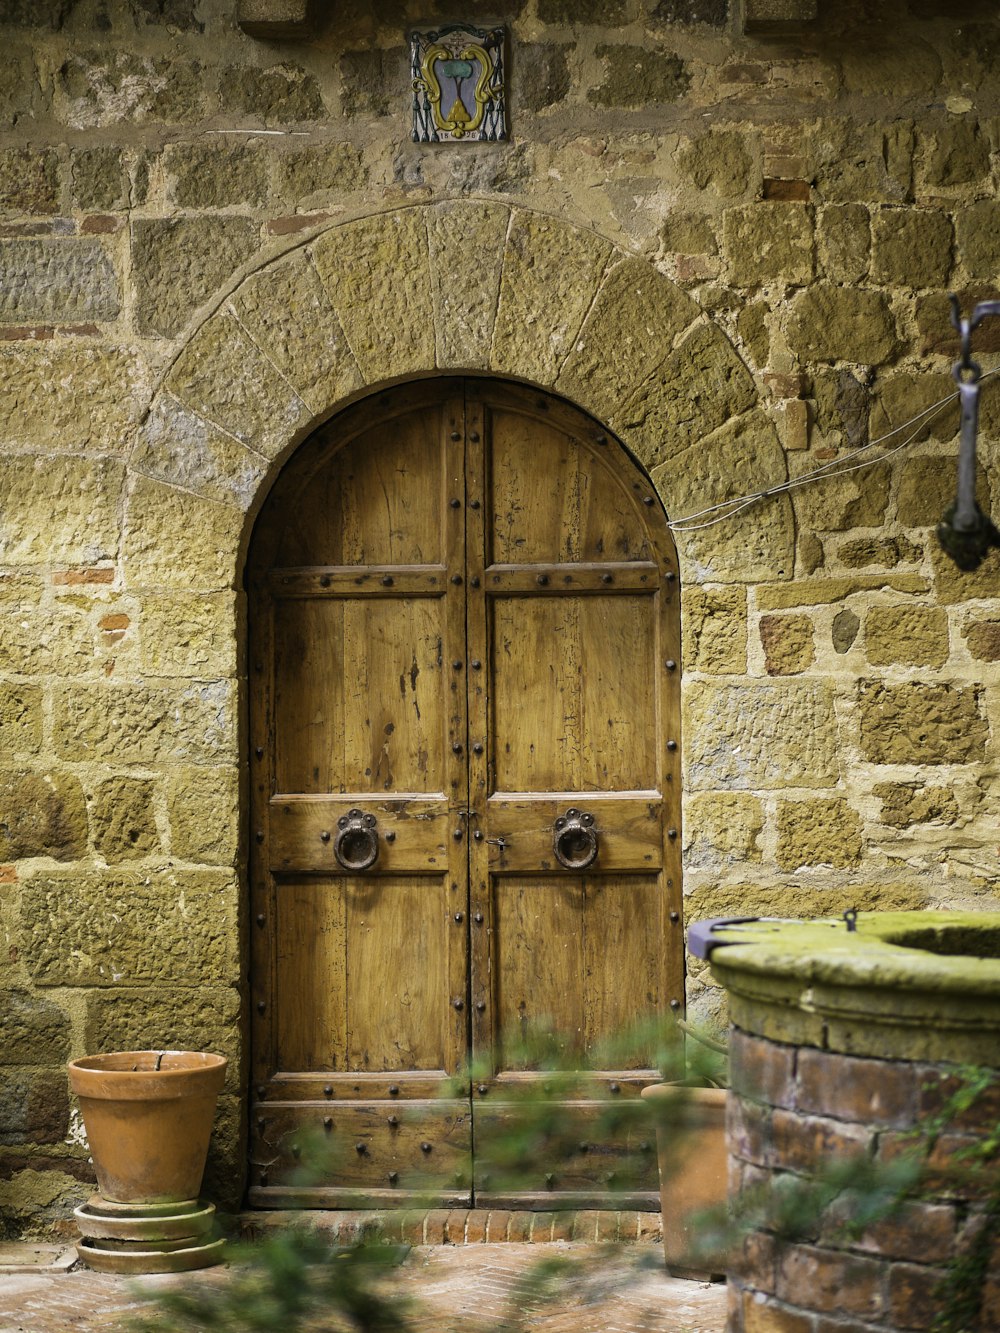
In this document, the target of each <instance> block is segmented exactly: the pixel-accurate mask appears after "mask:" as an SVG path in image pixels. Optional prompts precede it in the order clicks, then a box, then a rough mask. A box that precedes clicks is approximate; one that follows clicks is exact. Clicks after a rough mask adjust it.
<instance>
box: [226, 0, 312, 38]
mask: <svg viewBox="0 0 1000 1333" xmlns="http://www.w3.org/2000/svg"><path fill="white" fill-rule="evenodd" d="M312 8H313V0H237V5H236V22H237V23H238V24H239V25H240V27H241V28H242V29H243V31H244V32H245V33H246V34H247V35H248V36H249V37H259V38H262V39H264V40H270V41H281V40H285V41H287V40H288V39H289V38H295V37H305V36H308V34H309V32H310V31H311V29H312V24H313V15H312V13H311V12H310V11H311V10H312Z"/></svg>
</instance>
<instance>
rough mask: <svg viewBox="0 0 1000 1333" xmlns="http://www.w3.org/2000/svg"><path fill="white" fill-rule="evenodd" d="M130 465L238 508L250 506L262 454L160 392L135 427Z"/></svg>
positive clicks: (263, 467) (264, 463)
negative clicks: (134, 439) (139, 423)
mask: <svg viewBox="0 0 1000 1333" xmlns="http://www.w3.org/2000/svg"><path fill="white" fill-rule="evenodd" d="M129 465H130V467H131V469H132V470H133V471H134V472H136V473H141V474H142V475H143V476H145V477H149V478H150V479H152V480H154V481H163V482H166V483H167V484H168V485H170V486H178V487H180V488H181V489H183V490H186V491H193V492H194V493H195V494H196V495H201V496H204V497H205V498H206V499H209V500H217V501H220V502H221V503H222V504H230V505H235V506H236V507H237V508H238V509H240V510H241V511H242V510H246V509H249V508H250V505H251V504H252V502H253V498H254V496H255V495H256V494H257V491H258V489H259V487H260V484H261V482H262V481H263V480H264V477H265V475H266V473H267V469H268V460H267V459H266V458H265V457H264V456H263V454H258V453H255V452H254V450H252V449H248V448H247V446H246V445H245V444H242V443H241V442H240V441H239V440H237V439H235V438H234V437H233V436H232V435H227V434H226V432H225V431H222V430H219V428H218V427H217V426H214V425H213V424H212V423H211V422H210V421H206V420H205V418H204V417H202V416H199V415H198V413H197V412H194V411H192V410H191V408H189V407H185V406H184V404H183V403H179V402H178V401H177V399H176V398H174V396H173V395H172V394H169V393H166V392H161V393H158V394H157V396H156V398H155V399H154V400H153V405H152V407H151V408H150V410H149V415H148V416H147V417H146V420H145V421H144V422H143V423H142V425H141V426H140V428H139V431H138V434H137V437H136V442H135V446H134V448H133V450H132V455H131V458H130V459H129Z"/></svg>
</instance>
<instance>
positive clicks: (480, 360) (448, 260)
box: [427, 202, 510, 369]
mask: <svg viewBox="0 0 1000 1333" xmlns="http://www.w3.org/2000/svg"><path fill="white" fill-rule="evenodd" d="M509 224H510V213H509V212H508V210H507V209H506V208H497V207H492V206H490V205H486V204H478V203H477V204H473V203H461V202H456V203H449V204H443V205H441V206H440V207H439V208H437V209H434V210H433V211H432V212H429V213H428V217H427V240H428V246H429V253H430V261H431V293H432V297H433V301H434V311H435V317H434V327H435V330H436V333H437V348H436V364H437V365H438V366H439V367H450V366H454V367H456V368H459V369H461V368H463V367H464V368H477V369H478V368H485V367H486V366H487V365H489V359H490V347H491V345H492V342H493V325H494V321H495V319H496V311H497V300H498V297H499V293H500V272H501V266H502V262H503V252H504V245H505V244H506V239H507V228H508V226H509ZM456 236H461V237H462V238H463V242H464V243H463V245H462V247H461V248H458V249H456V246H455V237H456Z"/></svg>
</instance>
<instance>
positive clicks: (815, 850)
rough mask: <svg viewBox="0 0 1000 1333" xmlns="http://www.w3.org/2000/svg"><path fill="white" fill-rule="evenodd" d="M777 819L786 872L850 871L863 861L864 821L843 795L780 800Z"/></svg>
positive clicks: (779, 856) (780, 861) (779, 854)
mask: <svg viewBox="0 0 1000 1333" xmlns="http://www.w3.org/2000/svg"><path fill="white" fill-rule="evenodd" d="M777 819H778V850H777V860H778V865H779V866H780V867H781V869H782V870H799V869H801V868H802V867H804V866H818V865H824V866H833V867H834V869H846V868H847V867H848V866H855V865H857V864H858V862H859V861H860V860H861V820H860V818H859V817H858V814H857V811H855V810H853V809H852V808H851V807H850V806H849V805H848V803H847V801H846V800H845V799H844V798H843V797H842V796H834V797H829V798H828V797H816V798H810V799H809V800H804V801H803V800H798V801H780V802H779V803H778V811H777Z"/></svg>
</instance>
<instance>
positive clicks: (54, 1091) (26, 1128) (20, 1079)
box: [0, 1065, 69, 1144]
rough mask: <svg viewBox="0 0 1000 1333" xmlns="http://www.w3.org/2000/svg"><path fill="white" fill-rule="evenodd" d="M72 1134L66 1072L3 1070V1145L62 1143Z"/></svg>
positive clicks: (0, 1125)
mask: <svg viewBox="0 0 1000 1333" xmlns="http://www.w3.org/2000/svg"><path fill="white" fill-rule="evenodd" d="M68 1130H69V1090H68V1086H67V1083H66V1072H65V1070H63V1069H35V1068H20V1069H19V1068H17V1067H16V1066H9V1065H8V1066H6V1067H4V1068H2V1069H0V1143H2V1144H21V1143H24V1144H31V1143H61V1142H62V1141H63V1139H65V1137H66V1134H67V1132H68Z"/></svg>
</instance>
